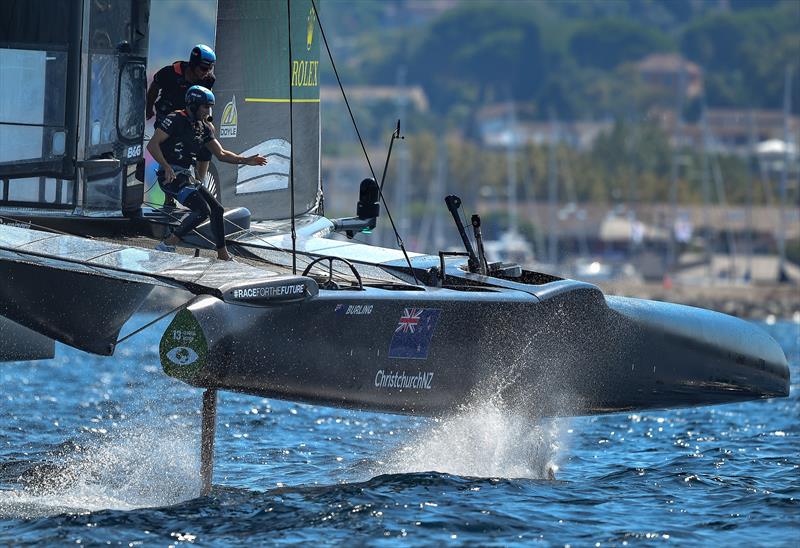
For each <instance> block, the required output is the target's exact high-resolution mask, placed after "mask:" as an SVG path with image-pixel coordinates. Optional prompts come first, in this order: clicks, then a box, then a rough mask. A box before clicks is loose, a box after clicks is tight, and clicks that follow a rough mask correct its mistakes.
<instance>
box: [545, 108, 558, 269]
mask: <svg viewBox="0 0 800 548" xmlns="http://www.w3.org/2000/svg"><path fill="white" fill-rule="evenodd" d="M557 146H558V129H557V127H556V118H555V114H554V113H553V112H552V111H551V112H550V146H549V147H548V149H547V211H548V224H549V225H550V226H549V227H548V231H547V232H548V235H549V236H548V241H547V250H548V255H549V257H548V262H549V263H550V264H551V265H555V264H556V263H557V262H558V228H557V227H558V217H557V214H556V207H557V206H558V176H557V173H556V170H557V169H558V163H557V159H556V147H557Z"/></svg>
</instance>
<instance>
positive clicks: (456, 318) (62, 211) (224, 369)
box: [0, 0, 789, 492]
mask: <svg viewBox="0 0 800 548" xmlns="http://www.w3.org/2000/svg"><path fill="white" fill-rule="evenodd" d="M104 6H106V3H102V2H92V1H90V0H83V1H82V2H67V1H61V0H42V1H41V2H37V3H25V2H4V3H3V4H2V8H0V12H2V13H0V15H2V17H0V20H2V21H16V22H17V24H16V26H15V27H14V28H15V29H16V30H15V31H14V32H13V33H11V34H5V33H4V34H3V36H4V37H5V36H9V37H10V38H9V42H7V43H5V42H4V43H2V44H0V46H2V47H0V66H2V67H3V71H4V74H3V75H2V82H3V83H2V88H1V91H2V101H0V137H2V139H0V142H2V143H3V145H2V146H0V155H2V156H0V181H2V183H1V184H2V187H1V188H0V215H2V218H3V220H7V219H14V222H13V223H12V224H8V223H6V224H2V225H0V272H1V273H2V276H3V281H4V283H3V284H0V315H2V316H3V317H5V320H4V321H3V323H2V324H0V329H2V331H0V332H2V333H3V348H2V349H0V358H2V359H14V360H19V359H38V358H42V357H48V356H51V355H52V345H53V343H52V341H53V340H57V341H60V342H62V343H65V344H68V345H70V346H73V347H75V348H79V349H82V350H85V351H87V352H92V353H96V354H102V355H111V354H113V352H114V349H115V345H116V344H117V342H118V338H119V333H120V329H121V327H122V325H123V324H124V323H125V322H126V321H127V319H128V318H130V316H131V315H132V314H134V313H135V312H136V310H137V308H138V307H139V306H140V304H141V303H142V302H143V301H144V300H145V298H146V297H147V295H148V294H149V293H150V291H151V290H152V289H153V288H154V287H156V286H165V287H174V288H182V289H185V290H188V291H189V292H191V293H192V294H193V295H194V297H193V298H192V299H191V300H190V301H188V302H187V303H185V304H183V305H182V306H181V307H180V310H179V311H178V312H177V314H176V315H175V316H174V318H173V320H172V322H171V324H170V326H169V327H168V328H167V330H166V331H165V333H164V335H163V338H162V340H161V344H160V356H161V363H162V366H163V369H164V372H165V373H166V374H168V375H171V376H173V377H175V378H177V379H180V380H182V381H184V382H187V383H189V384H191V385H194V386H197V387H201V388H204V389H206V392H205V396H204V399H203V410H204V413H203V438H202V439H203V444H202V476H203V485H204V487H203V492H208V489H209V488H210V485H211V483H210V482H211V465H212V449H213V438H214V421H215V409H216V391H217V390H233V391H238V392H243V393H247V394H254V395H259V396H267V397H276V398H284V399H290V400H296V401H302V402H309V403H316V404H323V405H331V406H338V407H348V408H357V409H369V410H375V411H381V412H390V413H407V414H420V415H441V414H447V413H451V412H454V411H455V410H457V409H458V408H459V407H461V406H465V405H469V404H470V403H471V402H474V401H476V400H480V399H482V398H484V397H486V396H487V394H490V393H491V394H494V395H499V396H500V397H501V398H502V399H503V401H504V402H506V403H507V405H509V406H510V407H513V409H515V410H516V411H517V412H522V413H526V414H528V415H529V416H531V417H534V418H535V417H541V416H545V415H551V416H552V415H579V414H592V413H609V412H618V411H624V410H631V409H652V408H664V407H676V406H692V405H705V404H717V403H726V402H735V401H743V400H750V399H758V398H770V397H776V396H786V395H788V392H789V369H788V364H787V361H786V358H785V356H784V354H783V352H782V350H781V348H780V346H779V345H778V344H777V343H776V342H775V341H774V340H772V339H771V338H770V337H769V336H768V335H767V334H765V333H764V332H763V331H762V330H761V329H759V328H758V327H756V326H754V325H752V324H750V323H748V322H745V321H742V320H738V319H736V318H732V317H729V316H726V315H724V314H719V313H715V312H710V311H706V310H700V309H696V308H691V307H686V306H679V305H673V304H668V303H661V302H652V301H644V300H636V299H627V298H621V297H613V296H607V295H604V294H603V293H602V292H601V291H600V289H598V288H597V287H595V286H593V285H590V284H587V283H582V282H578V281H574V280H569V279H562V278H559V277H557V276H553V275H550V274H545V273H540V272H533V271H529V270H525V269H523V268H521V267H519V266H517V265H513V264H500V263H497V264H492V263H489V262H488V261H487V260H486V258H485V256H484V253H483V252H482V245H481V238H480V220H479V219H478V218H475V217H473V222H472V232H473V235H474V238H475V239H476V244H477V245H475V246H473V244H472V242H471V239H470V237H469V235H468V233H467V229H466V228H465V227H464V224H463V223H462V221H461V215H460V206H461V203H460V200H459V199H458V198H457V197H455V196H450V197H448V198H447V205H448V208H449V209H450V211H451V213H452V214H453V218H454V221H455V223H456V226H457V229H458V230H459V233H460V235H461V238H462V241H463V243H464V249H465V250H464V252H463V253H462V252H459V253H454V252H443V251H442V252H439V253H438V255H424V254H415V253H406V252H405V250H404V249H403V248H402V246H401V249H400V250H395V249H387V248H380V247H373V246H369V245H365V244H361V243H357V242H354V241H350V240H344V239H331V238H329V237H327V236H330V235H331V234H332V233H334V232H340V233H344V234H350V235H352V234H353V233H354V232H358V231H359V230H362V229H369V228H372V227H374V226H375V219H376V217H377V216H378V214H379V211H380V203H379V202H380V198H381V196H382V193H381V188H380V186H379V185H378V184H377V182H376V178H375V177H371V178H367V179H365V180H364V182H362V185H361V191H362V192H361V194H360V197H359V202H358V205H357V208H356V211H357V215H356V216H354V217H352V218H347V219H328V218H326V217H325V216H324V214H323V212H322V192H321V185H320V176H319V171H320V170H319V150H320V147H319V144H320V133H319V79H318V64H319V52H320V42H321V40H323V38H324V34H323V33H321V31H322V29H323V27H322V26H321V24H320V21H319V14H318V12H317V6H316V5H315V4H314V3H313V1H312V0H291V1H287V0H273V1H261V2H248V1H247V0H220V1H219V6H218V16H217V42H216V50H217V53H218V55H219V58H220V59H223V60H225V62H224V63H222V62H221V63H220V65H219V67H218V70H217V81H218V82H219V86H218V87H217V88H216V89H215V90H214V91H215V94H216V96H217V104H218V105H220V106H222V107H223V111H222V116H221V119H220V120H219V124H218V132H219V138H220V139H223V140H224V141H223V144H224V146H225V148H227V149H230V150H235V151H237V152H242V153H243V154H253V153H256V152H258V153H260V154H265V155H267V156H268V157H269V158H270V163H269V164H267V166H265V167H253V166H246V167H239V168H237V167H235V166H227V165H224V164H223V165H219V166H216V167H215V169H214V171H213V173H214V174H215V177H217V180H218V182H219V191H220V193H221V199H222V202H223V203H224V204H225V205H226V206H227V207H228V208H229V209H228V210H227V212H226V220H227V224H226V231H227V240H228V244H229V249H230V250H231V251H232V252H233V253H235V254H236V255H238V256H239V257H240V260H241V262H238V263H228V262H222V261H216V260H213V259H209V258H205V257H202V256H192V255H191V254H180V253H179V254H173V253H165V252H160V251H155V250H153V249H152V247H153V246H154V245H155V243H156V242H157V241H158V240H157V238H159V237H160V236H162V235H163V233H164V230H165V229H166V227H168V226H170V225H171V224H174V223H176V222H179V221H180V219H181V215H182V214H183V213H182V211H181V210H170V209H169V208H163V207H156V206H154V205H152V204H146V203H144V198H143V196H144V188H143V185H142V184H141V181H138V180H137V179H136V178H135V171H136V166H137V164H138V163H139V162H140V161H141V159H142V146H141V145H142V139H143V127H144V89H145V63H146V44H147V12H148V7H149V3H148V0H127V1H126V2H118V3H115V4H114V6H115V7H114V10H111V11H108V10H106V9H105V8H104ZM45 9H47V10H50V11H51V12H53V11H57V10H61V11H62V15H63V19H62V20H64V21H66V22H68V24H66V25H65V26H64V27H59V28H58V29H54V28H53V27H51V26H40V25H38V24H37V23H36V22H37V21H38V18H39V17H41V16H42V13H41V12H42V11H44V10H45ZM290 37H291V40H290V39H289V38H290ZM12 80H13V81H15V82H16V81H23V82H26V84H25V85H24V86H20V87H19V89H17V87H13V86H12V85H11V84H9V82H11V81H12ZM289 83H291V85H289ZM15 86H16V84H15ZM62 88H64V89H66V92H65V93H58V92H57V91H56V90H59V89H62ZM398 135H399V128H398V130H396V131H395V134H394V137H397V136H398ZM9 143H10V144H11V146H9ZM9 155H11V156H9ZM384 206H385V203H384ZM387 213H388V212H387ZM41 227H47V229H48V230H43V229H42V228H41ZM54 229H56V230H57V231H53V230H54ZM207 230H208V229H207V227H206V228H203V227H200V228H199V229H198V231H197V232H196V233H195V234H194V235H193V236H192V237H190V238H187V240H186V242H185V246H186V247H187V248H189V249H191V248H204V247H208V235H207V232H206V231H207ZM92 234H94V235H101V236H102V237H95V238H89V237H87V236H90V235H92ZM131 235H134V236H138V239H135V240H125V239H121V238H122V237H125V236H131ZM147 236H149V237H150V239H147V238H144V237H147ZM398 241H400V240H399V238H398ZM131 244H133V245H131ZM18 337H19V338H18Z"/></svg>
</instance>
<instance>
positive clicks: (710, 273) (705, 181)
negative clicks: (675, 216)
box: [701, 100, 714, 284]
mask: <svg viewBox="0 0 800 548" xmlns="http://www.w3.org/2000/svg"><path fill="white" fill-rule="evenodd" d="M701 124H702V137H701V139H702V151H703V172H702V193H703V225H704V232H705V240H706V241H705V248H706V253H705V255H706V277H707V278H708V281H709V282H710V283H712V284H713V282H714V269H713V262H714V232H713V228H712V227H711V213H710V208H711V184H710V180H709V178H710V171H711V167H710V165H709V159H708V145H709V142H708V141H709V136H708V120H707V118H706V102H705V100H704V101H703V111H702V114H701Z"/></svg>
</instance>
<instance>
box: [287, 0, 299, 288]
mask: <svg viewBox="0 0 800 548" xmlns="http://www.w3.org/2000/svg"><path fill="white" fill-rule="evenodd" d="M291 4H292V0H286V19H287V21H288V24H289V142H290V143H291V146H292V149H291V154H289V197H290V200H289V201H290V203H291V216H292V274H294V275H297V232H296V230H295V222H294V151H295V147H294V111H293V103H294V101H292V99H293V98H294V97H293V90H292V87H293V85H294V82H292V7H291Z"/></svg>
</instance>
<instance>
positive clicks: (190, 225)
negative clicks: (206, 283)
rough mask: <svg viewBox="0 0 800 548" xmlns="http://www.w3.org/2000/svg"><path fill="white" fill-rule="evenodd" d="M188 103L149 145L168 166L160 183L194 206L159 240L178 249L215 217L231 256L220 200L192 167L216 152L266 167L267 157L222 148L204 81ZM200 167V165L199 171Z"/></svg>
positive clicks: (221, 245)
mask: <svg viewBox="0 0 800 548" xmlns="http://www.w3.org/2000/svg"><path fill="white" fill-rule="evenodd" d="M185 99H186V108H185V109H184V110H178V111H175V112H173V113H172V114H170V115H169V116H167V117H166V118H164V120H162V121H161V123H158V124H156V125H157V127H156V132H155V135H153V138H152V139H150V142H149V143H148V144H147V150H148V151H150V154H152V155H153V158H155V160H156V161H157V162H158V163H159V165H161V166H162V169H160V170H159V171H158V183H159V185H161V189H162V190H163V191H164V193H165V194H166V195H168V196H171V197H173V198H175V199H176V200H178V201H179V202H180V203H181V204H183V205H184V206H186V207H188V208H189V209H191V210H192V213H191V214H190V215H189V216H188V217H186V219H185V220H184V221H183V222H182V223H181V225H180V226H179V227H178V229H177V230H175V232H174V233H173V234H172V235H171V236H170V237H169V238H167V239H166V240H164V241H163V242H161V243H160V244H158V246H156V249H158V250H160V251H175V245H176V244H177V243H178V242H179V241H180V240H181V238H183V237H184V236H186V235H187V234H188V233H189V232H191V231H192V230H194V229H195V228H196V227H197V226H198V225H199V224H200V223H202V222H203V221H204V220H206V219H207V218H208V217H209V216H210V217H211V229H212V232H213V234H214V240H215V241H214V243H215V245H216V248H217V257H218V258H220V259H222V260H225V261H229V260H231V256H230V255H229V254H228V250H227V248H226V247H225V228H224V225H223V220H222V214H223V212H224V210H223V208H222V206H221V205H220V203H219V202H218V201H217V200H216V199H215V198H214V196H212V195H211V193H210V192H209V191H208V190H207V189H206V188H205V187H204V186H202V185H201V184H200V183H199V182H198V181H197V180H196V179H194V178H193V177H192V176H191V172H190V168H191V166H192V164H193V163H194V162H195V161H197V162H206V165H207V162H208V161H209V160H210V159H211V155H212V154H213V155H214V156H216V157H217V159H218V160H219V161H221V162H226V163H229V164H247V165H251V166H263V165H264V164H266V163H267V159H266V158H264V157H263V156H260V155H258V154H254V155H253V156H247V157H245V156H240V155H238V154H235V153H233V152H230V151H227V150H225V149H224V148H222V145H220V144H219V141H217V139H216V138H215V137H214V126H213V125H211V122H209V121H208V117H209V115H210V114H211V105H213V104H214V94H213V93H211V90H209V89H206V88H204V87H202V86H192V87H190V88H189V91H187V92H186V98H185ZM198 171H199V170H198Z"/></svg>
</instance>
